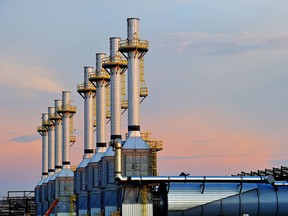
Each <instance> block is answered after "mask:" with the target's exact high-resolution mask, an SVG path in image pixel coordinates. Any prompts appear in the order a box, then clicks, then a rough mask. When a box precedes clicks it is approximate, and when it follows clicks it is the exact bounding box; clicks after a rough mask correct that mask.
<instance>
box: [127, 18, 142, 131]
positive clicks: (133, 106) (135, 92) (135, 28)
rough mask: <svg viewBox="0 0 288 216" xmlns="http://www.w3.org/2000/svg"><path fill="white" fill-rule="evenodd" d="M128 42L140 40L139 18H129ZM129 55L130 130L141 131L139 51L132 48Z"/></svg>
mask: <svg viewBox="0 0 288 216" xmlns="http://www.w3.org/2000/svg"><path fill="white" fill-rule="evenodd" d="M127 25H128V26H127V29H128V31H127V38H128V44H129V43H130V44H133V43H134V44H136V43H137V42H138V40H139V19H137V18H129V19H127ZM127 55H128V131H129V133H130V132H131V131H140V120H139V112H140V100H139V53H138V51H137V49H136V48H135V49H130V50H129V51H128V53H127Z"/></svg>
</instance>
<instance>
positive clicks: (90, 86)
mask: <svg viewBox="0 0 288 216" xmlns="http://www.w3.org/2000/svg"><path fill="white" fill-rule="evenodd" d="M86 89H90V90H96V88H95V86H94V85H93V84H92V83H90V82H89V83H82V84H78V85H77V91H81V90H86Z"/></svg>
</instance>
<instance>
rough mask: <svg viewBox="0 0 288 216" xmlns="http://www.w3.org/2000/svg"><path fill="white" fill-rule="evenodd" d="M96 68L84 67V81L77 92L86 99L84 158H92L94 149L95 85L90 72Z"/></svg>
mask: <svg viewBox="0 0 288 216" xmlns="http://www.w3.org/2000/svg"><path fill="white" fill-rule="evenodd" d="M93 71H94V68H93V67H90V66H87V67H84V83H83V84H79V85H78V86H77V92H78V93H79V94H80V95H81V96H82V97H83V99H84V158H91V157H92V155H93V153H94V151H93V147H92V141H93V137H92V136H93V99H95V92H96V88H95V86H94V85H93V84H92V83H91V82H90V81H89V74H91V73H93Z"/></svg>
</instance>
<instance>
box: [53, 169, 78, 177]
mask: <svg viewBox="0 0 288 216" xmlns="http://www.w3.org/2000/svg"><path fill="white" fill-rule="evenodd" d="M57 174H58V175H57V176H56V178H61V177H74V172H73V171H72V170H70V169H62V170H61V171H60V172H59V173H57Z"/></svg>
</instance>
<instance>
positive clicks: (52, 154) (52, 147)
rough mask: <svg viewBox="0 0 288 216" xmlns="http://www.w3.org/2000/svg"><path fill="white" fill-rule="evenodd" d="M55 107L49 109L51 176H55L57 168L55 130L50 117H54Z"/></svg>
mask: <svg viewBox="0 0 288 216" xmlns="http://www.w3.org/2000/svg"><path fill="white" fill-rule="evenodd" d="M54 112H55V107H48V118H49V119H48V121H49V123H50V124H49V126H48V172H49V175H51V176H52V175H53V174H54V171H55V170H54V168H55V128H54V125H53V123H52V121H51V120H50V116H52V115H54Z"/></svg>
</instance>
